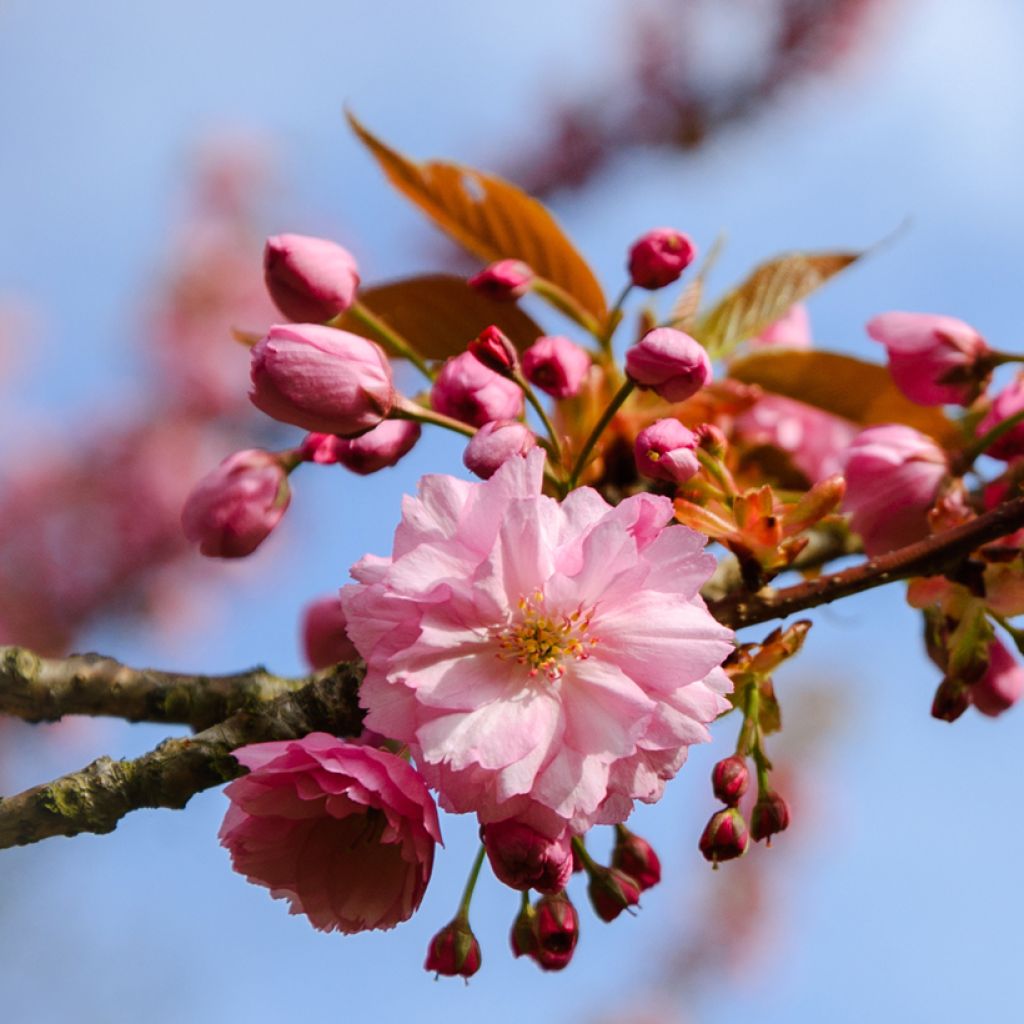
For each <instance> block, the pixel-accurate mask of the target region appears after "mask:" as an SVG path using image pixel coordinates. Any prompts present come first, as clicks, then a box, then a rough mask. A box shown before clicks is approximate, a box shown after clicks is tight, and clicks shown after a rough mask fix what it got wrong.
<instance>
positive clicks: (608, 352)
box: [597, 281, 633, 362]
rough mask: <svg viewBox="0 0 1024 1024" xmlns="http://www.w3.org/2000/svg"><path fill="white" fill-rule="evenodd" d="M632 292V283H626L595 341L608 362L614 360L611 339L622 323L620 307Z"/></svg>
mask: <svg viewBox="0 0 1024 1024" xmlns="http://www.w3.org/2000/svg"><path fill="white" fill-rule="evenodd" d="M632 290H633V282H632V281H627V282H626V285H625V287H624V288H623V289H622V291H621V292H619V297H618V298H617V299H616V300H615V303H614V304H613V305H612V308H611V309H610V310H609V311H608V319H607V320H606V321H605V325H604V330H603V331H601V334H600V336H599V337H598V339H597V340H598V342H599V343H600V345H601V351H602V352H603V353H604V356H605V358H606V359H607V360H608V361H609V362H611V361H612V359H614V358H615V357H614V353H613V352H612V338H614V337H615V331H616V329H617V328H618V326H619V324H620V323H622V306H623V303H625V301H626V299H627V298H628V297H629V293H630V292H631V291H632Z"/></svg>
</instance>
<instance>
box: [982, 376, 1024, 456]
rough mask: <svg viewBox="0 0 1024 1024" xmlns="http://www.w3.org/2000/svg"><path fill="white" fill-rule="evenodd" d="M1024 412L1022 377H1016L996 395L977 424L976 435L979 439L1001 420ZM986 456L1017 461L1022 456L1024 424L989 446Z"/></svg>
mask: <svg viewBox="0 0 1024 1024" xmlns="http://www.w3.org/2000/svg"><path fill="white" fill-rule="evenodd" d="M1020 412H1024V375H1020V376H1018V377H1017V378H1016V379H1015V380H1013V381H1012V382H1011V383H1010V384H1008V385H1007V386H1006V387H1005V388H1003V390H1002V391H1000V392H999V394H998V395H996V397H995V399H994V400H993V402H992V407H991V408H990V409H989V411H988V412H987V413H986V414H985V418H984V419H983V420H982V421H981V422H980V423H979V424H978V429H977V434H978V436H979V437H981V436H982V435H983V434H987V433H988V432H989V431H990V430H991V429H992V428H993V427H996V426H998V425H999V424H1000V423H1002V422H1003V420H1008V419H1009V418H1010V417H1011V416H1015V415H1017V413H1020ZM988 454H989V455H993V456H995V457H996V458H997V459H1006V461H1007V462H1009V461H1010V460H1011V459H1017V458H1020V457H1021V456H1024V422H1021V423H1018V424H1017V425H1016V426H1015V427H1011V428H1010V429H1009V431H1008V432H1007V433H1005V434H1003V436H1002V437H1001V438H999V440H998V441H996V443H995V444H993V445H990V446H989V448H988Z"/></svg>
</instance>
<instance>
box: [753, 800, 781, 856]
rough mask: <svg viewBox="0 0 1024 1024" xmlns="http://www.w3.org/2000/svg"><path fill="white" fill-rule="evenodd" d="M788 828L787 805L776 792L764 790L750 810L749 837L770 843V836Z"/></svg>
mask: <svg viewBox="0 0 1024 1024" xmlns="http://www.w3.org/2000/svg"><path fill="white" fill-rule="evenodd" d="M787 828H789V806H788V805H787V803H786V801H785V800H783V799H782V797H781V796H779V794H778V793H772V792H766V793H762V794H761V795H760V796H759V797H758V798H757V803H756V804H754V809H753V811H751V812H750V837H751V838H752V839H753V840H754V842H756V843H759V842H760V841H761V840H762V839H764V840H766V842H767V845H768V846H771V845H772V836H774V835H776V834H777V833H779V832H785V831H786V829H787Z"/></svg>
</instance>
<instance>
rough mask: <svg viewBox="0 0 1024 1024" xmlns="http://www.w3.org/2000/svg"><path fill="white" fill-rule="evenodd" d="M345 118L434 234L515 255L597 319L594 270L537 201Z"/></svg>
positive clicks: (486, 256)
mask: <svg viewBox="0 0 1024 1024" xmlns="http://www.w3.org/2000/svg"><path fill="white" fill-rule="evenodd" d="M347 117H348V121H349V124H350V125H351V126H352V130H353V131H354V132H355V133H356V135H357V136H358V137H359V139H360V141H361V142H362V143H363V144H364V145H365V146H366V147H367V149H369V150H370V152H371V153H372V154H373V157H374V159H376V161H377V163H378V164H379V165H380V166H381V168H382V169H383V171H384V173H385V174H386V175H387V178H388V180H389V181H390V182H391V184H392V185H394V186H395V187H396V188H397V189H398V190H399V191H400V192H402V193H403V194H404V195H406V196H408V198H409V199H411V200H412V201H413V202H414V203H415V204H416V205H417V206H419V207H420V209H421V210H423V211H424V212H425V213H426V214H427V215H428V216H429V217H430V218H431V219H432V220H433V221H434V223H435V224H437V226H438V227H439V228H441V230H442V231H444V232H445V233H446V234H448V235H450V236H451V237H452V238H453V239H454V240H455V241H456V242H458V243H459V244H460V245H462V246H463V247H464V248H466V249H468V250H469V251H470V252H471V253H473V255H475V256H478V257H479V258H480V259H482V260H484V261H486V262H488V263H491V262H493V261H494V260H500V259H518V260H522V261H523V262H524V263H527V264H528V265H529V266H530V267H531V268H532V269H533V272H534V273H535V274H537V275H538V276H539V277H542V278H544V279H545V280H546V281H549V282H551V284H553V285H555V286H556V287H557V288H559V289H561V291H563V292H565V293H566V294H567V295H568V296H569V297H570V298H571V299H572V300H573V301H574V302H575V303H576V304H577V305H578V306H579V307H580V308H581V309H582V310H583V311H585V312H586V313H587V314H589V315H590V316H591V317H593V318H594V320H595V321H597V323H598V324H603V323H604V320H605V318H606V316H607V312H608V311H607V306H606V303H605V298H604V292H603V291H602V290H601V286H600V284H599V283H598V281H597V278H596V277H595V276H594V272H593V271H592V270H591V269H590V267H589V266H588V265H587V263H586V261H585V260H584V259H583V257H582V256H581V255H580V254H579V252H578V251H577V250H576V248H575V247H574V246H573V244H572V242H570V241H569V239H568V238H567V237H566V235H565V233H564V232H563V231H562V229H561V228H560V227H559V226H558V224H557V222H556V221H555V219H554V217H552V215H551V214H550V213H549V212H548V210H547V209H546V208H545V207H544V206H543V205H542V204H541V203H539V202H537V200H536V199H532V198H531V197H530V196H528V195H527V194H526V193H525V192H523V191H522V190H521V189H518V188H516V187H515V185H511V184H509V183H508V182H507V181H503V180H502V179H501V178H498V177H495V176H493V175H489V174H483V173H481V172H480V171H474V170H472V169H470V168H466V167H460V166H458V165H457V164H452V163H445V162H442V161H429V162H426V163H416V162H414V161H412V160H409V159H407V158H406V157H404V156H402V154H401V153H398V152H396V151H395V150H393V149H391V148H390V147H389V146H387V145H385V143H383V142H381V140H380V139H378V138H377V137H376V136H374V135H373V134H371V133H370V132H369V131H367V129H366V128H364V127H363V126H362V124H360V123H359V121H358V120H357V119H356V118H355V117H354V116H353V115H352V114H348V115H347Z"/></svg>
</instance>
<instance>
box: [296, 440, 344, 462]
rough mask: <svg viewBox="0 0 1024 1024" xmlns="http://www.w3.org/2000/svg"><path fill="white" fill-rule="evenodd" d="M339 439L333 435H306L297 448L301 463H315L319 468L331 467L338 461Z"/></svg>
mask: <svg viewBox="0 0 1024 1024" xmlns="http://www.w3.org/2000/svg"><path fill="white" fill-rule="evenodd" d="M340 441H341V438H340V437H338V436H336V435H335V434H317V433H313V434H307V435H306V436H305V438H303V441H302V445H301V447H300V448H299V455H300V456H301V458H302V461H303V462H315V463H317V464H318V465H320V466H333V465H334V464H335V463H336V462H337V461H338V444H339V443H340Z"/></svg>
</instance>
